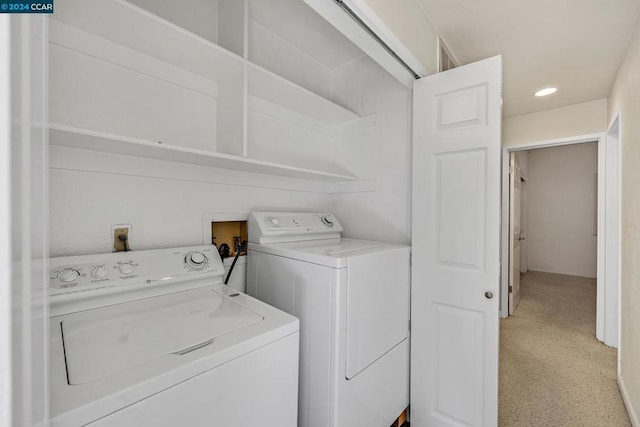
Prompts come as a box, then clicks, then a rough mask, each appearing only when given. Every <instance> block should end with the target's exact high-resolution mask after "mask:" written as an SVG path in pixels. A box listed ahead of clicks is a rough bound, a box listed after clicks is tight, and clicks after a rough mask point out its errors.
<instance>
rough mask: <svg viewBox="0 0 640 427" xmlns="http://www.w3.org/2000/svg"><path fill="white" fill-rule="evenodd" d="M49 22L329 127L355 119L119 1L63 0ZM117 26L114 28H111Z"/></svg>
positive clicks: (193, 36)
mask: <svg viewBox="0 0 640 427" xmlns="http://www.w3.org/2000/svg"><path fill="white" fill-rule="evenodd" d="M56 7H57V9H56V15H55V17H54V19H56V20H57V21H60V22H62V23H65V24H67V25H70V26H72V27H75V28H77V29H80V30H82V31H85V32H87V33H90V34H94V35H97V36H99V37H103V38H105V39H107V40H110V41H112V42H115V43H117V44H120V45H122V46H126V47H128V48H130V49H133V50H135V51H138V52H142V53H144V54H145V55H150V56H152V57H154V58H157V59H159V60H161V61H164V62H166V63H169V64H172V65H174V66H177V67H179V68H181V69H183V70H187V71H189V72H192V73H195V74H198V75H200V76H203V77H205V78H207V79H210V80H214V81H217V82H219V83H222V84H224V82H227V81H234V82H235V81H238V79H239V78H240V79H241V78H242V73H243V72H244V65H245V64H246V65H247V67H246V68H247V73H248V76H247V78H248V86H249V94H250V95H253V96H256V97H258V98H262V99H264V100H266V101H269V102H271V103H274V104H277V105H280V106H282V107H284V108H286V109H289V110H292V111H296V112H297V113H299V114H302V115H305V116H308V117H310V118H312V119H314V120H317V121H319V122H322V123H326V124H329V125H334V124H337V123H341V122H346V121H350V120H354V119H357V118H358V117H359V116H358V115H357V114H356V113H354V112H353V111H350V110H348V109H346V108H344V107H342V106H340V105H338V104H336V103H334V102H332V101H330V100H328V99H326V98H323V97H322V96H320V95H317V94H316V93H313V92H311V91H309V90H308V89H305V88H303V87H301V86H299V85H297V84H295V83H292V82H290V81H289V80H287V79H285V78H283V77H280V76H278V75H277V74H275V73H273V72H271V71H268V70H266V69H264V68H262V67H260V66H258V65H255V64H253V63H251V62H250V61H248V60H246V59H244V58H242V57H240V56H238V55H236V54H235V53H232V52H230V51H228V50H226V49H224V48H222V47H220V46H218V45H217V44H215V43H213V42H211V41H209V40H207V39H204V38H202V37H200V36H198V35H196V34H193V33H191V32H189V31H187V30H185V29H183V28H181V27H179V26H177V25H175V24H173V23H171V22H169V21H166V20H164V19H162V18H160V17H158V16H156V15H154V14H152V13H150V12H148V11H146V10H144V9H141V8H139V7H137V6H135V5H133V4H131V3H128V2H126V1H123V0H101V1H86V0H65V1H64V2H61V4H60V5H59V6H56ZM114 22H117V23H118V25H117V26H114V25H113V23H114Z"/></svg>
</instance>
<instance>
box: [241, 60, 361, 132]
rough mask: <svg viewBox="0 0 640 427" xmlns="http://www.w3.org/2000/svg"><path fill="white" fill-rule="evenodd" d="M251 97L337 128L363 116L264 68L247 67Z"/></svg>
mask: <svg viewBox="0 0 640 427" xmlns="http://www.w3.org/2000/svg"><path fill="white" fill-rule="evenodd" d="M248 65H249V66H248V71H247V72H248V80H249V94H250V95H252V96H255V97H257V98H261V99H264V100H266V101H269V102H271V103H274V104H277V105H280V106H281V107H284V108H286V109H288V110H291V111H295V112H296V113H298V114H302V115H304V116H307V117H311V118H313V119H315V120H317V121H319V122H322V123H325V124H328V125H335V124H338V123H342V122H347V121H351V120H355V119H357V118H359V117H360V116H359V115H358V114H356V113H354V112H353V111H351V110H348V109H347V108H344V107H342V106H341V105H338V104H336V103H334V102H332V101H330V100H328V99H326V98H323V97H321V96H319V95H317V94H315V93H313V92H311V91H310V90H308V89H305V88H303V87H301V86H298V85H297V84H295V83H292V82H290V81H289V80H287V79H285V78H282V77H280V76H279V75H277V74H275V73H272V72H271V71H268V70H265V69H264V68H262V67H260V66H258V65H255V64H252V63H248Z"/></svg>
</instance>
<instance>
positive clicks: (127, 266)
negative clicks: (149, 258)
mask: <svg viewBox="0 0 640 427" xmlns="http://www.w3.org/2000/svg"><path fill="white" fill-rule="evenodd" d="M118 270H120V273H122V274H131V273H133V270H135V267H134V266H133V264H131V263H130V262H125V263H124V264H119V265H118Z"/></svg>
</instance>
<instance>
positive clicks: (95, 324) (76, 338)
mask: <svg viewBox="0 0 640 427" xmlns="http://www.w3.org/2000/svg"><path fill="white" fill-rule="evenodd" d="M262 320H264V318H263V317H262V316H261V315H259V314H257V313H255V312H253V311H251V310H248V309H246V308H245V307H243V306H241V305H239V304H237V303H235V302H234V301H233V300H231V299H229V298H227V297H224V296H222V295H220V294H219V293H217V292H215V291H214V290H212V289H199V290H196V291H192V292H187V293H177V294H171V295H164V296H160V297H155V298H149V299H145V300H139V301H134V302H129V303H125V304H119V305H113V306H109V307H104V308H100V309H95V310H88V311H84V312H79V313H74V314H72V315H69V316H67V317H65V318H64V320H63V321H62V322H60V326H61V329H62V336H63V341H64V352H65V360H66V365H67V379H68V382H69V384H71V385H77V384H83V383H87V382H90V381H92V380H95V379H97V378H100V377H102V376H105V375H108V374H111V373H113V372H116V371H119V370H121V369H125V368H129V367H132V366H134V365H138V364H141V363H144V362H146V361H149V360H152V359H155V358H158V357H161V356H169V357H180V355H182V354H186V353H189V352H191V351H194V350H197V349H199V348H202V347H205V346H207V345H209V344H211V343H212V342H213V341H214V340H215V338H216V337H218V336H220V335H223V334H226V333H229V332H231V331H234V330H237V329H240V328H243V327H245V326H247V325H250V324H253V323H256V322H260V321H262Z"/></svg>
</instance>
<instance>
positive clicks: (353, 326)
mask: <svg viewBox="0 0 640 427" xmlns="http://www.w3.org/2000/svg"><path fill="white" fill-rule="evenodd" d="M248 226H249V242H250V243H249V252H248V260H247V263H248V265H247V293H248V294H249V295H252V296H254V297H256V298H258V299H260V300H262V301H264V302H266V303H268V304H270V305H273V306H275V307H277V308H280V309H281V310H284V311H286V312H287V313H290V314H293V315H294V316H296V317H298V318H299V319H300V386H299V396H300V397H299V407H298V412H299V416H298V426H299V427H329V426H330V427H357V426H362V427H376V426H379V427H388V426H389V425H391V423H392V422H393V421H394V420H395V419H396V417H398V416H399V415H400V413H401V412H402V411H403V410H404V409H405V408H406V407H407V406H408V405H409V298H410V297H409V289H410V285H409V269H410V267H409V256H410V248H409V247H408V246H401V245H392V244H386V243H381V242H373V241H365V240H353V239H342V238H341V237H340V236H341V232H342V227H341V226H340V224H339V222H338V221H337V220H336V219H335V217H334V216H333V215H331V214H317V213H282V212H254V213H252V214H251V215H250V216H249V223H248Z"/></svg>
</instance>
